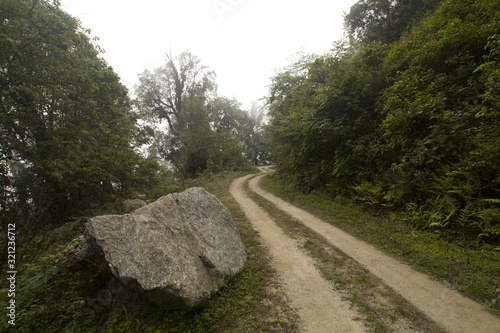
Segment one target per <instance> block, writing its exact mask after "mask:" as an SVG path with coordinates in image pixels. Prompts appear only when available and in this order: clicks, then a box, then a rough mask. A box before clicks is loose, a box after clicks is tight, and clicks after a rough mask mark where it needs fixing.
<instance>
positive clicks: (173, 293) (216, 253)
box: [86, 188, 246, 310]
mask: <svg viewBox="0 0 500 333" xmlns="http://www.w3.org/2000/svg"><path fill="white" fill-rule="evenodd" d="M86 227H87V232H88V235H89V236H90V238H91V241H92V243H94V244H97V246H98V247H99V248H100V250H102V252H103V253H104V257H105V259H106V261H107V264H108V267H109V269H110V270H111V272H112V273H113V275H114V276H115V277H116V278H117V279H118V280H120V281H121V282H122V283H123V284H125V285H129V286H131V287H135V288H137V289H138V290H139V292H140V293H141V294H143V295H145V296H146V298H147V299H148V300H149V301H150V302H152V303H153V304H156V305H158V306H160V307H162V308H165V309H176V310H192V309H195V308H197V307H199V306H201V305H203V304H204V303H205V302H206V301H207V300H208V299H209V298H210V296H211V295H212V294H213V293H214V292H215V291H217V290H218V289H219V288H220V287H222V286H223V285H224V284H225V283H226V282H227V280H228V279H229V278H230V277H231V276H233V275H234V274H236V273H238V272H239V271H240V270H241V269H242V268H243V265H244V263H245V260H246V254H245V250H244V246H243V243H242V242H241V239H240V235H239V233H238V231H237V229H236V225H235V223H234V220H233V219H232V217H231V214H230V213H229V211H228V210H227V208H226V207H224V205H223V204H222V203H221V202H220V201H219V200H218V199H217V198H216V197H215V196H213V195H211V194H210V193H208V192H207V191H206V190H204V189H203V188H190V189H188V190H186V191H184V192H182V193H176V194H170V195H167V196H164V197H162V198H160V199H158V200H157V201H156V202H154V203H152V204H150V205H147V206H144V207H142V208H139V209H137V210H135V211H133V212H132V213H130V214H125V215H111V216H100V217H94V218H92V219H90V220H89V222H88V223H87V225H86Z"/></svg>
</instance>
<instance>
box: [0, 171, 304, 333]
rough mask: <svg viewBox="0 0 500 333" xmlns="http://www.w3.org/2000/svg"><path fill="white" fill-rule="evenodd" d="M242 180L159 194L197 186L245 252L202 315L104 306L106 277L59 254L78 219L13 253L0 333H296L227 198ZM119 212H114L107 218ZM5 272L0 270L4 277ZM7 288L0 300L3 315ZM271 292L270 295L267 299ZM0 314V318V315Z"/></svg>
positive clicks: (76, 230) (207, 179) (218, 177)
mask: <svg viewBox="0 0 500 333" xmlns="http://www.w3.org/2000/svg"><path fill="white" fill-rule="evenodd" d="M241 175H243V174H241V173H235V172H223V173H219V174H206V175H203V176H201V177H198V178H197V179H196V180H194V181H191V180H190V181H184V182H183V183H182V184H177V185H175V186H164V188H165V189H169V188H175V189H178V190H182V189H183V188H186V187H191V186H203V187H205V188H207V189H208V190H209V191H210V192H211V193H213V194H214V195H216V196H217V197H218V198H219V199H220V200H221V201H222V202H223V203H224V204H225V205H226V206H227V207H228V208H229V210H230V211H231V213H232V215H233V217H234V219H235V221H236V223H237V225H238V229H239V231H240V234H241V237H242V241H243V243H244V245H245V247H246V251H247V255H248V260H247V263H246V264H245V267H244V269H243V271H242V272H240V273H239V274H237V275H236V276H234V277H232V278H231V279H230V280H229V281H228V284H227V285H226V286H225V287H223V288H222V289H221V290H219V291H218V292H217V293H216V294H215V295H213V297H212V298H211V299H210V300H209V302H208V303H207V304H206V305H205V306H203V307H202V308H200V309H198V310H196V311H191V312H184V311H166V310H160V309H158V308H156V307H152V306H149V305H147V304H145V303H140V302H131V303H126V302H119V301H116V300H113V299H111V297H110V295H109V293H106V290H107V289H108V288H107V287H109V286H106V285H105V284H106V283H108V281H109V273H108V271H107V270H105V269H103V267H100V266H99V265H97V264H95V263H94V262H91V261H87V262H81V261H80V262H76V261H74V260H72V258H71V257H68V255H67V254H66V252H65V251H64V249H65V248H66V247H67V246H68V244H70V243H71V240H72V239H74V238H75V237H77V236H79V235H80V234H81V233H82V231H83V229H84V223H85V221H86V220H85V219H83V218H82V219H80V220H78V221H75V222H73V223H70V224H67V225H66V226H64V227H63V228H62V229H58V230H55V231H51V232H48V233H45V234H42V235H38V236H36V237H34V238H33V239H32V240H31V242H30V243H28V244H25V245H24V246H23V247H22V248H20V249H18V252H19V253H21V252H22V253H23V257H24V259H23V260H22V262H21V263H20V264H19V266H18V274H17V281H16V282H17V284H16V320H15V323H16V325H15V326H13V325H9V324H8V323H7V319H5V318H6V317H4V320H0V331H1V332H21V333H27V332H35V333H37V332H43V333H51V332H53V333H61V332H68V333H79V332H81V333H87V332H88V333H90V332H100V333H101V332H102V333H111V332H130V333H133V332H140V333H163V332H182V333H190V332H191V333H195V332H196V333H198V332H217V333H218V332H234V333H241V332H269V333H271V332H276V333H279V332H283V333H284V332H295V331H296V330H297V327H296V324H295V322H294V314H293V311H292V310H291V309H290V308H289V307H288V306H287V304H286V302H285V300H284V299H283V298H282V296H281V294H280V293H276V292H273V290H275V289H276V288H278V287H277V286H276V288H275V287H273V286H274V284H275V283H276V281H275V280H274V272H273V270H272V269H271V266H270V264H269V261H268V260H269V259H268V254H267V252H266V250H265V249H264V248H262V247H261V245H260V243H259V241H258V236H257V234H256V232H255V231H254V230H253V229H252V228H251V226H250V225H249V223H248V222H247V221H246V219H245V217H244V215H243V213H242V212H241V211H240V210H239V208H238V206H237V204H236V203H235V202H234V201H233V200H232V197H231V196H230V195H229V193H228V187H229V184H230V182H231V181H232V180H233V179H234V178H236V177H238V176H241ZM117 210H119V208H116V207H113V208H112V209H110V211H111V212H114V211H117ZM4 271H5V270H4ZM5 283H6V281H5V280H4V281H2V287H3V289H2V291H1V293H0V299H1V301H2V302H1V304H3V305H2V308H3V309H5V308H6V306H5V305H6V304H7V303H6V301H8V299H7V289H8V288H5V287H6V285H5ZM270 290H271V291H270ZM2 312H3V313H5V310H3V311H2Z"/></svg>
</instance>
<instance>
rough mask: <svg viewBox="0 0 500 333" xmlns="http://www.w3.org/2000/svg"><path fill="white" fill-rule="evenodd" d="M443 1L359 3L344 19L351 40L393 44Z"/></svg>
mask: <svg viewBox="0 0 500 333" xmlns="http://www.w3.org/2000/svg"><path fill="white" fill-rule="evenodd" d="M439 2H441V0H360V1H358V2H356V3H355V4H354V5H353V6H352V7H351V9H350V10H349V13H348V14H347V15H346V16H345V26H346V28H347V31H348V32H349V33H350V35H351V38H352V39H353V40H356V41H360V42H362V43H363V44H368V43H371V42H374V41H377V42H382V43H392V42H395V41H397V40H398V39H399V38H400V37H401V35H402V34H403V33H404V32H405V31H406V30H407V28H408V27H411V26H412V25H413V24H415V23H416V22H417V21H418V20H419V19H421V18H422V17H423V16H425V15H426V14H427V13H428V12H430V11H432V10H433V9H435V8H436V6H437V5H438V4H439Z"/></svg>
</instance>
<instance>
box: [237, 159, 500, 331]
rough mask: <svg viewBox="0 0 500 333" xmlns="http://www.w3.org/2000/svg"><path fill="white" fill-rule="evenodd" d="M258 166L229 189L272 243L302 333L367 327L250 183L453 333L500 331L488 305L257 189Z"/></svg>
mask: <svg viewBox="0 0 500 333" xmlns="http://www.w3.org/2000/svg"><path fill="white" fill-rule="evenodd" d="M260 170H261V172H262V174H261V175H258V176H255V175H248V176H245V177H242V178H239V179H236V180H235V181H234V182H233V184H232V185H231V188H230V192H231V194H232V195H233V197H234V198H235V200H236V201H237V202H238V204H239V205H240V206H241V208H242V210H243V211H244V213H245V214H246V216H247V218H248V219H249V220H250V222H251V223H252V224H253V226H254V228H255V229H256V230H257V231H258V232H259V234H260V237H261V238H262V241H263V243H264V245H265V246H266V247H268V249H269V252H270V254H271V256H272V261H273V265H274V267H275V269H276V270H277V272H278V274H279V277H280V278H281V280H282V281H283V284H284V292H285V293H286V295H287V297H288V299H289V300H290V302H291V304H292V306H294V307H295V308H296V309H297V312H298V314H299V317H300V322H301V324H302V329H303V331H304V332H311V333H322V332H325V333H332V332H342V333H345V332H366V331H368V329H367V328H366V327H364V326H363V324H362V322H361V321H360V320H357V319H359V317H360V316H359V315H358V314H357V312H356V310H355V309H352V308H351V306H350V304H349V303H348V302H347V301H345V300H343V299H342V294H341V293H339V292H338V291H335V290H334V289H333V288H332V286H331V285H330V284H329V282H327V281H326V280H325V279H324V278H323V277H322V276H321V274H320V273H319V271H318V269H317V268H316V267H315V265H314V261H313V259H311V258H310V257H308V255H307V254H305V252H304V251H302V250H301V249H300V248H299V246H298V244H297V243H296V241H294V240H292V239H291V238H289V237H287V236H286V235H285V234H284V233H283V232H282V230H281V229H280V228H279V227H278V226H277V225H276V224H275V223H274V222H273V221H272V219H271V218H270V217H269V216H268V215H267V213H266V212H265V211H264V210H263V209H262V208H261V207H259V206H258V205H257V204H256V203H255V202H253V201H252V200H251V199H250V198H249V197H248V196H247V195H246V193H245V190H244V188H243V185H244V184H245V182H247V181H249V187H250V189H251V191H253V192H255V193H257V194H258V195H260V196H262V197H263V198H265V199H266V200H268V201H270V202H272V203H273V204H274V205H276V206H277V207H278V208H279V209H280V210H282V211H284V212H286V213H287V214H289V215H291V216H293V217H294V218H296V219H298V220H299V221H301V222H302V223H303V224H304V225H305V226H307V227H308V228H310V229H311V230H313V231H314V232H316V233H317V234H319V235H321V236H322V237H323V238H324V239H325V240H326V241H328V242H329V243H330V244H332V245H333V246H335V247H337V248H338V249H340V250H342V251H343V252H344V253H346V254H347V255H348V256H350V257H352V258H353V259H355V260H356V261H357V262H359V263H360V264H361V265H363V266H364V267H365V268H366V269H368V270H369V271H370V272H371V273H372V274H374V275H376V276H377V277H379V278H380V279H381V280H382V281H383V282H384V283H385V284H387V285H388V286H389V287H390V288H392V289H393V290H394V291H395V292H397V293H399V294H400V295H401V296H402V297H404V298H405V299H406V300H407V301H409V302H410V303H411V304H413V305H414V306H415V307H416V308H417V309H419V310H420V311H421V312H422V313H424V314H425V315H427V316H428V317H429V318H431V319H432V320H433V321H434V322H436V323H437V324H438V325H439V326H440V327H442V328H443V329H444V330H446V331H448V332H450V333H476V332H477V333H500V319H499V318H497V317H496V316H494V315H492V314H490V313H489V312H488V311H487V310H486V308H485V307H484V306H482V305H480V304H479V303H476V302H474V301H472V300H470V299H468V298H466V297H463V296H461V295H460V294H458V293H457V292H455V291H453V290H451V289H449V288H447V287H445V286H444V285H443V284H441V283H439V282H436V281H434V280H431V279H430V278H429V277H428V276H426V275H424V274H422V273H420V272H417V271H415V270H414V269H413V268H411V267H410V266H408V265H405V264H403V263H401V262H399V261H397V260H395V259H394V258H392V257H390V256H388V255H387V254H385V253H383V252H381V251H380V250H378V249H377V248H375V247H373V246H372V245H369V244H367V243H365V242H363V241H361V240H359V239H357V238H355V237H352V236H350V235H348V234H346V233H345V232H343V231H341V230H340V229H338V228H335V227H334V226H332V225H331V224H329V223H326V222H324V221H322V220H320V219H318V218H317V217H315V216H313V215H311V214H310V213H308V212H306V211H304V210H302V209H300V208H297V207H295V206H293V205H291V204H289V203H287V202H285V201H283V200H282V199H280V198H278V197H276V196H274V195H272V194H271V193H269V192H266V191H264V190H263V189H262V188H260V187H259V180H260V179H261V178H262V177H263V176H264V175H265V174H267V173H268V172H270V169H269V168H267V167H262V168H260Z"/></svg>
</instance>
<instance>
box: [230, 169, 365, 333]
mask: <svg viewBox="0 0 500 333" xmlns="http://www.w3.org/2000/svg"><path fill="white" fill-rule="evenodd" d="M251 177H253V175H249V176H245V177H243V178H239V179H237V180H236V181H234V182H233V184H232V185H231V188H230V192H231V194H232V195H233V197H234V198H235V200H236V201H237V202H238V204H239V205H240V206H241V208H242V210H243V212H244V213H245V215H246V216H247V218H248V219H249V220H250V222H251V223H252V225H253V227H254V228H255V230H257V231H258V232H259V234H260V237H261V238H262V241H263V243H264V245H265V246H266V247H267V248H268V250H269V252H270V254H271V256H272V263H273V267H274V268H275V269H276V271H277V273H278V275H279V278H280V279H281V281H282V282H283V289H284V291H285V293H286V297H287V298H288V299H289V300H290V302H291V305H292V306H293V307H294V308H295V309H296V310H297V313H298V315H299V317H300V323H299V325H300V326H302V327H301V328H302V330H303V331H304V332H311V333H323V332H324V333H333V332H339V333H349V332H353V333H357V332H366V331H367V329H366V328H365V327H364V326H363V324H362V323H361V321H359V320H356V318H357V317H358V314H357V313H356V311H354V310H352V309H351V306H350V304H349V303H348V302H346V301H343V300H342V295H340V294H338V293H336V292H335V291H334V290H333V288H332V287H331V285H330V284H329V283H328V282H327V281H326V280H325V279H324V278H323V277H322V276H321V274H320V272H319V271H318V269H317V268H316V267H315V265H314V262H313V260H312V259H311V258H309V257H308V256H307V255H306V254H305V253H304V252H303V251H301V250H300V249H299V247H298V246H297V243H296V242H295V241H293V240H292V239H290V238H289V237H287V236H285V235H284V234H283V232H282V231H281V229H280V228H279V227H278V226H276V224H274V222H273V221H272V220H271V218H270V217H269V216H268V215H267V214H266V212H265V211H264V210H263V209H261V208H260V207H259V206H258V205H257V204H255V203H254V202H253V201H252V200H250V199H249V198H248V197H247V195H246V194H245V191H244V189H243V184H244V183H245V181H246V180H247V179H249V178H251Z"/></svg>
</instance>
